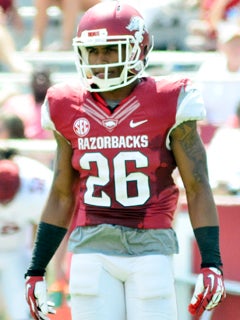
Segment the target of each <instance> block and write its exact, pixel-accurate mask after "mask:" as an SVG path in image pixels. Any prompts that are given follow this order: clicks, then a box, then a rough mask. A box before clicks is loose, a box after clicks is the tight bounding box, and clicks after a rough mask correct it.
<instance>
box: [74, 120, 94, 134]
mask: <svg viewBox="0 0 240 320" xmlns="http://www.w3.org/2000/svg"><path fill="white" fill-rule="evenodd" d="M89 130H90V123H89V121H88V119H86V118H79V119H77V120H76V121H75V122H74V124H73V131H74V132H75V133H76V135H78V136H79V137H84V136H86V135H87V134H88V132H89Z"/></svg>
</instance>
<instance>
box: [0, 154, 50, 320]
mask: <svg viewBox="0 0 240 320" xmlns="http://www.w3.org/2000/svg"><path fill="white" fill-rule="evenodd" d="M51 183H52V171H51V170H50V169H49V168H47V167H46V166H44V165H43V164H42V163H40V162H38V161H36V160H34V159H31V158H27V157H23V156H20V155H17V154H15V152H13V151H12V150H2V149H1V150H0V288H1V294H2V297H3V303H4V308H5V309H4V313H5V314H6V313H7V314H8V319H9V320H27V319H29V314H30V313H29V308H28V305H27V303H26V300H25V297H24V279H23V277H22V274H23V273H24V272H25V270H26V268H27V266H28V264H29V259H30V252H31V249H32V236H33V235H34V232H33V231H34V229H35V228H36V225H37V224H38V222H39V218H40V215H41V212H42V209H43V206H44V204H45V202H46V199H47V196H48V193H49V190H50V186H51ZM32 233H33V234H32Z"/></svg>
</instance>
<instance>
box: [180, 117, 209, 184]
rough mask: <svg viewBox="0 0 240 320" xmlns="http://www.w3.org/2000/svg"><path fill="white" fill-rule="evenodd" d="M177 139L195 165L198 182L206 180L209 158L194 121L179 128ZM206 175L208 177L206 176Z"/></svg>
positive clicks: (194, 171) (194, 169) (194, 172)
mask: <svg viewBox="0 0 240 320" xmlns="http://www.w3.org/2000/svg"><path fill="white" fill-rule="evenodd" d="M178 130H179V132H178V134H177V139H178V141H179V144H180V145H181V148H182V150H183V152H184V153H185V155H186V157H188V158H189V159H190V160H191V162H192V164H193V174H194V176H195V178H196V180H197V181H198V182H201V181H203V180H205V177H206V175H208V172H207V158H206V153H205V149H204V147H203V144H202V142H201V139H200V137H199V135H198V134H197V131H196V123H195V122H194V121H188V122H184V123H182V124H181V125H179V127H178ZM205 174H206V175H205Z"/></svg>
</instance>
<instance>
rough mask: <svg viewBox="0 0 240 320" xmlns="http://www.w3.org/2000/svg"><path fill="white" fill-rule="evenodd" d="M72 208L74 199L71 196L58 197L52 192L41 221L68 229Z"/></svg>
mask: <svg viewBox="0 0 240 320" xmlns="http://www.w3.org/2000/svg"><path fill="white" fill-rule="evenodd" d="M74 206H75V198H74V196H73V194H66V195H59V194H58V193H57V192H55V191H54V190H52V191H51V193H50V196H49V199H48V201H47V203H46V206H45V209H44V211H43V213H42V217H41V221H43V222H46V223H49V224H52V225H56V226H58V227H63V228H68V226H69V223H70V221H71V218H72V215H73V212H74Z"/></svg>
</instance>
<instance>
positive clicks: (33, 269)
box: [26, 222, 67, 276]
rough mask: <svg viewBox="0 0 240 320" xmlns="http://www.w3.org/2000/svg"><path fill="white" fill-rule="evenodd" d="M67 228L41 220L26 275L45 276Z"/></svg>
mask: <svg viewBox="0 0 240 320" xmlns="http://www.w3.org/2000/svg"><path fill="white" fill-rule="evenodd" d="M66 232H67V229H65V228H61V227H57V226H54V225H51V224H47V223H45V222H40V224H39V226H38V231H37V236H36V240H35V244H34V248H33V254H32V260H31V262H30V265H29V268H28V270H27V273H26V276H43V275H44V274H45V271H46V267H47V265H48V264H49V262H50V260H51V259H52V257H53V255H54V253H55V252H56V250H57V248H58V247H59V245H60V243H61V242H62V240H63V238H64V236H65V234H66Z"/></svg>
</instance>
